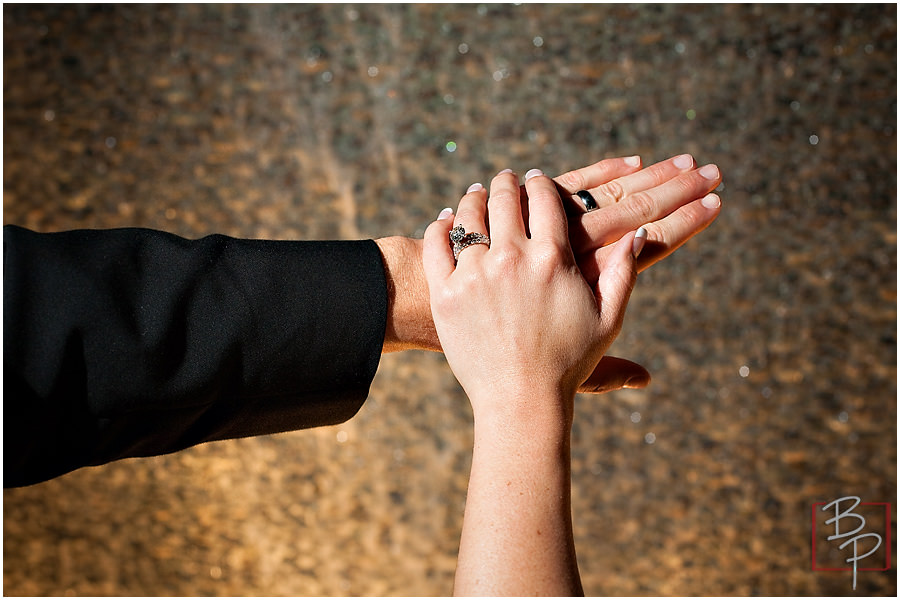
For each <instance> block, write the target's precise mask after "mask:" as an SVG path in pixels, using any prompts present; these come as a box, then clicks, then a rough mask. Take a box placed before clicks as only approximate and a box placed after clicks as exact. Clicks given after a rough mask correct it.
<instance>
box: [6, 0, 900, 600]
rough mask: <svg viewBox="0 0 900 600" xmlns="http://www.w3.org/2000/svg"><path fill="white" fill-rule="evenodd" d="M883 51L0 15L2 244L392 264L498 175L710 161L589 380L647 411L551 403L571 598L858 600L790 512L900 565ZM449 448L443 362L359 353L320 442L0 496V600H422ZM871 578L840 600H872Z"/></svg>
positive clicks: (441, 515) (868, 21)
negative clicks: (21, 233) (98, 241)
mask: <svg viewBox="0 0 900 600" xmlns="http://www.w3.org/2000/svg"><path fill="white" fill-rule="evenodd" d="M896 24H897V8H896V6H884V5H865V6H841V5H829V6H823V7H817V6H790V5H788V6H779V5H764V6H734V5H728V6H716V5H703V6H685V5H665V6H652V5H641V6H618V5H593V6H580V5H554V6H545V5H531V4H526V5H521V6H514V5H502V6H500V5H476V4H469V5H457V6H449V5H422V6H418V5H411V6H409V5H391V6H377V5H359V6H347V5H328V6H325V5H298V6H240V5H229V6H216V5H203V6H190V5H180V6H98V7H87V6H71V5H69V6H22V5H18V6H10V5H5V6H4V7H3V33H4V41H3V43H4V64H3V68H4V81H3V94H4V97H3V106H4V114H3V126H4V131H3V141H4V149H3V161H4V169H3V208H4V214H3V221H4V223H16V224H19V225H23V226H27V227H31V228H34V229H37V230H41V231H54V230H62V229H71V228H82V227H100V228H107V227H118V226H144V227H152V228H158V229H164V230H167V231H171V232H173V233H177V234H180V235H184V236H187V237H200V236H203V235H206V234H208V233H214V232H216V233H225V234H229V235H233V236H240V237H264V238H277V239H293V238H304V239H327V238H360V237H378V236H383V235H391V234H398V233H400V234H408V235H413V236H417V235H421V233H422V231H423V230H424V227H425V226H426V225H427V223H428V222H429V221H430V220H431V219H433V218H434V217H435V215H436V214H437V212H438V211H439V210H440V209H441V208H442V207H444V206H446V205H452V204H455V202H456V201H457V199H458V197H459V196H460V195H461V193H462V192H463V191H464V190H465V188H466V187H467V186H468V184H469V183H471V182H472V181H485V180H487V179H488V178H489V177H490V176H491V175H493V174H494V173H495V172H496V171H498V170H500V169H502V168H505V167H511V168H514V169H516V170H517V171H518V172H519V173H524V172H525V170H526V169H528V168H531V167H540V168H542V169H544V171H545V172H548V173H558V172H562V171H565V170H569V169H571V168H574V167H576V166H582V165H586V164H589V163H591V162H593V161H595V160H598V159H599V158H602V157H605V156H621V155H630V154H636V153H639V154H641V155H642V156H643V158H644V162H645V164H648V165H649V164H651V163H653V162H656V161H657V160H662V159H664V158H667V157H669V156H672V155H674V154H677V153H680V152H691V153H693V154H694V156H695V157H696V158H697V160H698V162H700V163H705V162H715V163H717V164H718V165H719V166H720V168H721V169H722V171H723V173H724V175H725V183H724V184H723V186H722V189H721V190H720V195H721V196H722V198H723V201H724V208H723V212H722V215H721V216H720V218H719V219H718V220H717V222H716V223H715V224H713V226H712V227H711V228H710V229H708V230H707V231H706V232H704V233H703V234H702V235H700V236H698V238H696V239H695V240H692V241H691V242H690V243H689V244H688V245H686V246H685V247H684V248H683V249H682V250H680V251H679V252H678V253H676V254H675V255H673V256H672V257H671V258H669V259H667V260H666V261H665V262H663V263H661V264H659V265H657V266H655V267H654V268H653V269H651V270H649V271H647V272H645V273H643V274H642V275H641V277H640V280H639V284H638V289H637V290H636V292H635V294H634V296H633V300H632V303H631V308H630V309H629V315H628V318H627V321H626V324H625V329H624V331H623V334H622V336H621V337H620V339H619V340H618V341H617V342H616V345H615V346H614V348H613V351H614V353H616V354H618V355H620V356H628V357H630V358H633V359H634V360H638V361H640V362H642V363H643V364H645V365H647V366H648V368H650V370H651V371H652V373H653V374H654V381H653V383H652V385H651V387H649V388H648V389H647V390H644V391H627V392H619V393H613V394H609V395H607V396H602V397H587V396H585V397H579V399H578V400H577V414H576V419H575V431H574V442H573V445H574V447H573V463H574V464H573V494H574V507H573V510H574V521H575V533H576V543H577V550H578V554H579V560H580V567H581V571H582V575H583V578H584V583H585V588H586V591H587V593H588V594H611V595H669V594H676V595H820V594H832V595H844V594H851V593H854V592H853V591H852V590H851V581H850V574H849V573H847V572H827V571H813V570H812V568H811V549H810V546H811V539H812V538H811V527H812V526H811V510H812V506H813V504H814V503H816V502H823V501H829V500H833V499H835V498H837V497H840V496H844V495H850V494H855V495H858V496H860V497H861V498H862V499H863V500H864V501H866V502H890V503H892V506H891V509H890V515H891V516H890V519H889V521H890V523H889V524H885V523H884V522H880V523H879V522H877V520H876V521H872V519H870V522H869V528H870V529H872V530H879V528H880V530H881V531H884V529H885V527H887V526H890V527H891V528H892V532H893V539H896V517H895V516H894V514H895V507H896V501H897V497H896V489H897V485H896V465H897V463H896V447H897V437H896V431H897V429H896V425H897V420H896V364H897V346H896V344H897V339H896V331H897V330H896V289H897V288H896V249H897V238H896V231H897V228H896V219H897V178H896V159H897V156H896V148H897V146H896V143H897V137H896V127H897V119H896V117H897V98H896V89H897V63H896V56H897V44H896V42H897V28H896ZM451 142H452V144H451ZM451 150H452V151H451ZM5 426H6V427H10V426H14V424H11V423H6V424H5ZM471 441H472V435H471V410H470V408H469V406H468V402H467V400H466V398H465V396H464V395H463V394H462V391H461V390H460V388H459V386H458V385H457V383H456V381H455V379H454V378H453V375H452V373H451V372H450V370H449V369H448V368H447V366H446V363H445V361H444V359H443V357H442V356H441V355H438V354H431V353H424V352H421V353H419V352H412V353H404V354H400V355H390V356H386V357H384V359H383V360H382V364H381V367H380V370H379V373H378V376H377V377H376V379H375V382H374V384H373V386H372V391H371V397H370V399H369V400H368V402H367V403H366V405H365V406H364V407H363V409H362V411H361V412H360V414H359V415H357V416H356V417H355V418H354V419H352V420H351V421H349V422H348V423H346V424H344V425H341V426H338V427H332V428H325V429H318V430H310V431H301V432H295V433H289V434H283V435H278V436H271V437H263V438H256V439H246V440H236V441H229V442H220V443H214V444H208V445H204V446H200V447H196V448H193V449H190V450H187V451H184V452H181V453H179V454H175V455H171V456H164V457H159V458H153V459H142V460H126V461H121V462H118V463H114V464H110V465H107V466H104V467H99V468H90V469H84V470H81V471H78V472H75V473H72V474H70V475H67V476H64V477H61V478H59V479H57V480H54V481H50V482H47V483H44V484H41V485H37V486H33V487H29V488H24V489H13V490H5V491H4V494H3V499H4V505H3V518H4V519H3V527H4V529H3V559H4V560H3V584H4V593H6V594H12V595H64V594H75V595H163V594H165V595H191V594H208V595H257V594H262V595H444V594H448V593H450V591H451V588H452V577H453V571H454V568H455V554H456V550H457V544H458V537H459V531H460V525H461V521H462V510H463V504H464V501H465V489H466V482H467V478H468V467H469V461H470V452H471ZM821 526H822V524H821V523H820V530H819V531H821ZM890 545H891V548H890V549H889V556H887V557H885V554H884V548H882V549H881V550H880V551H879V553H880V554H879V556H880V558H879V560H881V561H883V560H884V559H885V558H887V559H889V560H890V564H891V569H890V570H889V571H887V572H883V571H863V572H860V573H859V582H858V586H857V590H856V592H855V593H858V594H883V595H889V596H892V595H896V593H897V586H896V568H895V565H896V560H897V559H896V550H895V548H896V544H895V542H894V541H893V540H892V542H891V544H890ZM842 556H843V553H837V551H836V549H835V548H834V547H833V544H832V545H831V546H829V545H827V544H826V545H824V546H822V547H820V550H819V559H820V560H823V561H825V562H826V563H828V561H831V562H830V563H828V564H831V565H837V564H839V562H835V561H840V560H842ZM878 564H880V563H877V562H876V563H870V564H869V566H875V567H877V566H878ZM860 566H864V565H863V564H861V565H860Z"/></svg>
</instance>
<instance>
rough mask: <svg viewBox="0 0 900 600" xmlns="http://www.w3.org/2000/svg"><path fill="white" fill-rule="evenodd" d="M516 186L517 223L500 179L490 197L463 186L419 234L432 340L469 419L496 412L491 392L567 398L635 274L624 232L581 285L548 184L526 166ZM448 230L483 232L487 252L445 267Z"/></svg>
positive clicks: (616, 319) (508, 185) (609, 333)
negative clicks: (523, 197) (465, 398)
mask: <svg viewBox="0 0 900 600" xmlns="http://www.w3.org/2000/svg"><path fill="white" fill-rule="evenodd" d="M525 187H526V190H527V213H528V215H527V217H523V211H522V203H521V202H520V194H519V184H518V179H517V177H516V176H515V175H514V174H513V173H511V172H501V173H500V174H498V175H497V176H496V177H495V178H494V180H493V182H492V183H491V192H490V199H488V193H487V191H486V190H485V189H484V188H483V187H482V186H481V185H480V184H475V185H473V186H472V187H471V188H470V189H469V192H468V193H467V194H466V195H465V196H464V197H463V198H462V200H461V201H460V204H459V209H458V211H457V214H456V219H455V221H453V220H452V219H450V218H449V216H450V214H452V213H449V212H448V211H445V212H444V213H442V218H440V219H439V220H437V221H435V222H434V223H432V224H431V226H429V228H428V230H427V231H426V233H425V240H424V248H423V259H424V268H425V278H426V280H427V282H428V288H429V294H430V298H431V308H432V314H433V317H434V321H435V326H436V329H437V334H438V337H439V338H440V342H441V346H442V347H443V349H444V353H445V355H446V356H447V360H448V362H449V363H450V366H451V368H452V369H453V372H454V373H455V374H456V376H457V378H458V379H459V381H460V383H461V384H462V386H463V388H464V389H465V390H466V392H467V394H468V395H469V398H470V400H471V401H472V403H473V407H474V409H475V411H476V418H477V417H478V413H479V412H481V411H482V409H485V410H491V411H493V408H499V407H492V406H491V402H490V399H491V398H492V397H497V396H498V395H500V392H499V390H509V391H512V392H513V393H516V394H520V393H521V392H523V391H527V392H529V394H531V395H533V396H534V397H549V396H551V395H552V396H554V397H555V396H560V391H561V392H562V397H570V396H574V393H575V391H576V389H577V388H578V386H579V385H580V384H581V383H582V382H584V380H585V379H587V377H588V375H590V374H591V372H592V371H593V370H594V367H595V366H596V365H597V363H598V362H599V361H600V358H601V357H602V356H603V353H604V352H605V351H606V349H607V348H608V347H609V345H610V344H611V343H612V341H613V339H614V338H615V336H616V335H617V334H618V332H619V329H620V327H621V323H622V319H623V318H624V314H625V305H626V304H627V301H628V298H629V296H630V294H631V289H632V287H633V285H634V281H635V277H636V267H635V254H636V252H634V250H635V246H640V245H642V243H643V239H644V238H643V237H639V238H637V243H636V244H635V241H636V240H635V234H634V233H633V232H629V233H626V234H625V235H624V236H622V238H621V239H620V241H619V242H617V243H616V244H614V245H613V246H612V248H611V249H610V251H609V253H608V255H607V256H605V260H604V265H603V267H604V268H603V272H602V273H601V274H599V275H598V277H597V278H596V279H595V282H596V284H595V285H594V286H593V288H592V287H591V286H589V285H588V283H587V281H586V280H585V278H584V276H583V275H582V273H581V271H580V270H579V268H578V265H577V263H576V261H575V257H574V255H573V253H572V249H571V246H570V242H569V233H568V222H567V217H566V214H565V211H564V207H563V201H562V200H561V199H560V196H559V193H558V191H557V187H556V185H555V183H554V182H553V180H551V179H549V178H548V177H546V176H544V175H543V173H541V172H540V171H537V170H536V169H535V170H532V171H529V173H528V174H526V182H525ZM526 221H527V222H526ZM454 225H461V226H463V227H465V230H466V232H467V233H472V232H477V233H485V234H489V235H490V238H491V242H490V247H488V246H486V245H483V244H476V245H473V246H470V247H468V248H466V249H464V250H462V252H461V254H460V255H459V262H458V264H454V258H453V253H452V251H451V248H450V244H449V242H448V235H449V233H450V230H451V228H452V227H453V226H454ZM637 249H638V250H639V249H640V248H639V247H638V248H637ZM524 400H525V401H526V402H527V399H524ZM506 408H508V407H506ZM537 408H541V407H537ZM557 408H558V407H557ZM563 408H566V411H565V412H566V413H567V414H569V413H570V412H571V407H563Z"/></svg>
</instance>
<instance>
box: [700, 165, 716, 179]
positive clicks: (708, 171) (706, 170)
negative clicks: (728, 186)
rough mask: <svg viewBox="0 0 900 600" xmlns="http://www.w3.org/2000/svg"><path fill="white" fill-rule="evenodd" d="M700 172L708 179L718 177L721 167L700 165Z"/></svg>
mask: <svg viewBox="0 0 900 600" xmlns="http://www.w3.org/2000/svg"><path fill="white" fill-rule="evenodd" d="M700 174H701V175H703V176H704V177H705V178H707V179H718V178H719V167H717V166H716V165H704V166H702V167H700Z"/></svg>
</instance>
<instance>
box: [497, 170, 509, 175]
mask: <svg viewBox="0 0 900 600" xmlns="http://www.w3.org/2000/svg"><path fill="white" fill-rule="evenodd" d="M506 173H512V169H503V170H502V171H500V172H499V173H497V175H505V174H506Z"/></svg>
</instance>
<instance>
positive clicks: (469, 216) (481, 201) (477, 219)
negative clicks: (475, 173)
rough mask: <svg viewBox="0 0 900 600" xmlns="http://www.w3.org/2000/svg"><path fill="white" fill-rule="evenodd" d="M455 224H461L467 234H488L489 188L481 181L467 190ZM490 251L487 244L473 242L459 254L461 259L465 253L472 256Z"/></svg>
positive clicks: (460, 204)
mask: <svg viewBox="0 0 900 600" xmlns="http://www.w3.org/2000/svg"><path fill="white" fill-rule="evenodd" d="M455 225H457V226H461V227H462V228H463V229H464V230H465V232H466V233H467V234H469V233H483V234H486V235H487V234H488V230H489V227H488V223H487V190H486V189H484V186H483V185H481V184H480V183H473V184H472V185H470V186H469V189H468V190H467V191H466V195H465V196H463V197H462V200H460V201H459V209H458V210H457V214H456V219H455ZM487 251H488V246H487V245H485V244H473V245H471V246H467V247H465V248H464V249H463V251H462V252H460V254H459V260H464V259H463V258H462V257H463V254H467V255H468V256H469V257H470V258H469V259H465V261H468V260H471V258H473V257H475V256H478V255H480V254H483V253H485V252H487Z"/></svg>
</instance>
